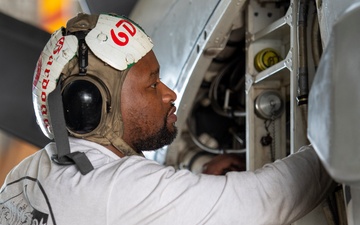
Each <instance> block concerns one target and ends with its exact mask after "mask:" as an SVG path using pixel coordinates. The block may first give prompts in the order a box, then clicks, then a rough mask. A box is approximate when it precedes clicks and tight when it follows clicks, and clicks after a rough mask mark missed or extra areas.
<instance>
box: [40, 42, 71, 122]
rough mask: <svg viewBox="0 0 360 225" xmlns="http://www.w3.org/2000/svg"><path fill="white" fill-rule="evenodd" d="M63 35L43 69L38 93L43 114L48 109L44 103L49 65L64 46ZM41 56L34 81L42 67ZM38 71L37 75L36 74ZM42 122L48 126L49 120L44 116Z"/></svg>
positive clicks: (49, 72) (48, 80)
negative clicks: (39, 93) (39, 92)
mask: <svg viewBox="0 0 360 225" xmlns="http://www.w3.org/2000/svg"><path fill="white" fill-rule="evenodd" d="M64 39H65V38H64V37H61V38H60V39H59V40H58V41H57V43H56V44H55V47H54V50H53V52H52V53H53V54H52V55H50V56H49V58H48V60H47V62H46V68H45V70H44V74H43V79H42V81H41V95H40V99H41V106H40V109H41V114H42V115H43V116H45V115H47V112H48V109H47V104H46V99H47V94H48V92H47V91H46V90H47V88H48V84H49V82H50V79H49V76H50V74H51V66H52V64H53V62H54V56H55V55H57V54H58V53H59V52H60V50H61V49H62V47H63V46H64ZM41 61H42V56H40V59H39V61H38V68H37V72H36V76H35V81H36V83H37V82H38V80H39V76H40V71H41V67H42V63H41ZM38 73H39V75H38ZM35 81H34V86H35ZM43 124H44V126H45V127H46V128H47V127H49V126H50V123H49V120H48V119H47V118H46V117H44V118H43Z"/></svg>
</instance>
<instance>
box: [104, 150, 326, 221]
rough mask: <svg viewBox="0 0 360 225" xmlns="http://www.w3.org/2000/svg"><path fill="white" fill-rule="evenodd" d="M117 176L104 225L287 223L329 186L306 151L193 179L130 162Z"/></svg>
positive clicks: (171, 170)
mask: <svg viewBox="0 0 360 225" xmlns="http://www.w3.org/2000/svg"><path fill="white" fill-rule="evenodd" d="M117 173H118V174H116V175H115V177H116V179H114V181H113V182H112V184H111V186H112V190H113V191H112V192H111V194H110V196H109V204H108V208H109V210H108V213H109V217H108V218H109V221H108V222H109V223H108V224H247V225H248V224H259V225H260V224H288V223H291V222H293V221H296V220H297V219H299V218H301V217H302V216H304V215H305V214H306V213H308V212H309V211H311V210H312V209H313V208H315V207H316V206H317V205H318V204H319V203H320V202H321V201H322V200H323V199H324V198H325V197H326V194H327V192H328V190H329V188H330V187H331V184H332V183H333V182H332V179H331V178H330V177H329V175H328V174H327V173H326V171H325V170H324V168H323V167H322V165H321V162H320V161H319V159H318V157H317V155H316V153H315V151H314V150H313V149H312V147H310V146H306V147H303V148H302V149H301V150H300V151H299V152H297V153H295V154H292V155H290V156H289V157H287V158H285V159H282V160H277V161H276V162H274V163H272V164H267V165H265V166H264V167H263V168H261V169H258V170H256V171H254V172H251V171H247V172H229V173H227V174H226V175H225V176H214V175H205V174H201V175H195V174H192V173H191V172H189V171H185V170H181V171H175V170H174V168H172V167H164V166H161V165H159V164H156V163H155V162H152V161H150V160H146V159H141V158H140V157H129V158H128V159H127V160H125V162H124V163H122V165H121V166H119V169H118V171H117Z"/></svg>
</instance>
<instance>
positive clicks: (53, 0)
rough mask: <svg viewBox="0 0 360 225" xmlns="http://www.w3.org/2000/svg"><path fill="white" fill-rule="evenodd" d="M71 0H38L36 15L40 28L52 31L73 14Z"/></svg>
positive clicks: (64, 23)
mask: <svg viewBox="0 0 360 225" xmlns="http://www.w3.org/2000/svg"><path fill="white" fill-rule="evenodd" d="M73 2H74V1H72V0H38V16H39V22H40V26H41V28H42V29H44V30H46V31H48V32H50V33H53V32H54V31H55V30H57V29H59V28H60V27H61V26H65V25H66V22H67V21H68V20H69V19H70V18H71V17H72V16H73V15H72V13H71V12H72V8H73V6H74V5H73Z"/></svg>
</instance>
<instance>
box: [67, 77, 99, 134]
mask: <svg viewBox="0 0 360 225" xmlns="http://www.w3.org/2000/svg"><path fill="white" fill-rule="evenodd" d="M62 99H63V106H64V115H65V121H66V125H67V128H68V129H69V130H70V131H72V132H74V133H77V134H87V133H90V132H91V131H93V130H94V129H96V128H97V127H98V125H99V123H100V120H101V113H102V105H103V98H102V95H101V92H100V90H99V89H98V87H97V86H96V85H95V84H93V83H92V82H90V81H87V80H75V81H72V82H70V83H69V84H67V85H66V86H65V87H64V88H63V91H62Z"/></svg>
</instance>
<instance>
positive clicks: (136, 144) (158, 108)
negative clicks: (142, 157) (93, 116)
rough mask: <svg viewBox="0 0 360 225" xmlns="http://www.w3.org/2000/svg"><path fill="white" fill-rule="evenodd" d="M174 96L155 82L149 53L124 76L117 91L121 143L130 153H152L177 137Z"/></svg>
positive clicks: (154, 66)
mask: <svg viewBox="0 0 360 225" xmlns="http://www.w3.org/2000/svg"><path fill="white" fill-rule="evenodd" d="M175 100H176V94H175V93H174V92H173V91H172V90H170V89H169V88H168V87H167V86H166V85H165V84H163V83H162V82H161V81H160V78H159V63H158V61H157V59H156V57H155V55H154V53H153V51H150V52H149V53H147V55H145V56H144V57H143V58H142V59H141V60H140V61H139V62H137V63H136V64H135V65H134V66H133V67H132V68H131V69H130V70H129V72H128V74H127V76H126V78H125V81H124V84H123V87H122V90H121V114H122V119H123V124H124V134H123V139H124V141H125V142H126V143H127V144H128V145H130V146H131V147H132V148H133V149H134V150H136V151H141V150H155V149H159V148H161V147H163V146H164V145H168V144H170V143H171V142H172V141H173V139H174V138H175V136H176V134H177V129H176V127H175V122H176V120H177V118H176V115H175V114H174V112H175V110H176V108H175V107H174V106H173V104H172V103H173V102H174V101H175Z"/></svg>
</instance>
